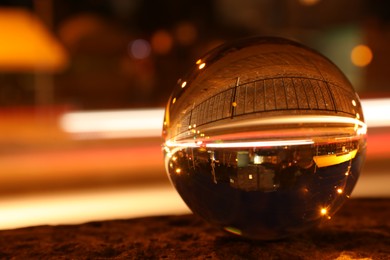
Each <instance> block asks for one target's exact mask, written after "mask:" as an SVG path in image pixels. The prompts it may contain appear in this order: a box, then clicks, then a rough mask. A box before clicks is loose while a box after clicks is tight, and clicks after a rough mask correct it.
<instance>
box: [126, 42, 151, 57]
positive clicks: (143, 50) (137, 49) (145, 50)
mask: <svg viewBox="0 0 390 260" xmlns="http://www.w3.org/2000/svg"><path fill="white" fill-rule="evenodd" d="M150 51H151V48H150V44H149V42H147V41H146V40H144V39H137V40H135V41H133V42H131V43H130V44H129V52H130V55H131V56H132V57H134V58H136V59H145V58H147V57H149V55H150Z"/></svg>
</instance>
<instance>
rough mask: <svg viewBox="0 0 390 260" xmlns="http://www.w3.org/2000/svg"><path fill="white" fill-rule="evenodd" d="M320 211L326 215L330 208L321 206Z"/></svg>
mask: <svg viewBox="0 0 390 260" xmlns="http://www.w3.org/2000/svg"><path fill="white" fill-rule="evenodd" d="M320 213H321V215H322V216H325V215H326V214H327V213H328V210H327V209H326V208H321V210H320Z"/></svg>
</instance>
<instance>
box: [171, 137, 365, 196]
mask: <svg viewBox="0 0 390 260" xmlns="http://www.w3.org/2000/svg"><path fill="white" fill-rule="evenodd" d="M359 145H360V142H359V141H358V140H353V141H347V142H340V143H322V144H308V145H298V146H297V145H294V146H279V147H277V146H276V147H261V148H258V147H252V148H249V147H243V148H223V149H220V148H206V147H201V146H200V147H189V148H179V149H177V150H176V152H174V153H173V154H171V156H170V157H168V158H169V159H168V161H166V162H167V168H168V172H169V173H170V174H171V178H191V179H194V180H200V179H204V180H203V181H206V180H207V181H208V182H210V183H214V184H222V183H225V184H228V185H229V186H230V187H231V188H235V189H241V190H244V191H262V192H272V191H276V190H287V189H292V188H294V189H296V188H297V186H296V185H298V186H299V182H300V179H305V178H312V177H314V176H316V177H315V178H323V177H321V174H323V173H325V172H330V171H331V168H332V167H333V168H334V167H337V168H340V167H344V168H345V169H344V170H341V171H340V170H339V169H338V170H337V171H334V172H335V173H332V174H333V175H336V174H337V172H340V174H339V175H340V176H339V177H340V178H341V179H340V182H339V183H335V185H336V186H337V187H343V186H345V184H343V182H345V180H344V179H345V178H346V177H347V176H348V175H349V174H346V173H349V170H350V164H351V163H352V161H353V159H354V158H355V156H356V154H357V152H358V150H359V149H364V147H359ZM340 189H341V188H340Z"/></svg>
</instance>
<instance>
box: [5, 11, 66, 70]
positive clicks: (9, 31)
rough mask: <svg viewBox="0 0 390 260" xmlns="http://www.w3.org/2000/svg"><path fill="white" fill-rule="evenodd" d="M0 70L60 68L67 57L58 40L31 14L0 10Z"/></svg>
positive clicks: (64, 63)
mask: <svg viewBox="0 0 390 260" xmlns="http://www.w3.org/2000/svg"><path fill="white" fill-rule="evenodd" d="M0 37H1V39H2V40H1V41H0V69H1V70H5V71H31V70H41V71H50V72H53V71H59V70H62V69H64V68H65V66H66V64H67V56H66V54H65V51H64V50H63V48H62V47H61V45H60V44H59V43H58V41H57V40H56V39H55V38H54V37H53V36H52V35H51V34H50V32H49V31H48V30H47V29H46V28H45V27H44V25H43V23H42V22H41V21H40V20H39V19H38V18H37V17H36V16H35V15H34V14H32V13H30V12H28V11H27V10H23V9H11V8H10V9H5V8H2V9H0Z"/></svg>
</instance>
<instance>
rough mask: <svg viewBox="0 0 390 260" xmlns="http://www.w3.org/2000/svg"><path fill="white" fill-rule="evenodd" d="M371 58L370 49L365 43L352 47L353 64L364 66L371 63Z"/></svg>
mask: <svg viewBox="0 0 390 260" xmlns="http://www.w3.org/2000/svg"><path fill="white" fill-rule="evenodd" d="M372 58H373V54H372V51H371V49H370V47H368V46H367V45H363V44H360V45H357V46H355V47H354V48H353V49H352V52H351V61H352V63H353V64H354V65H355V66H358V67H365V66H367V65H368V64H370V63H371V61H372Z"/></svg>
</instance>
